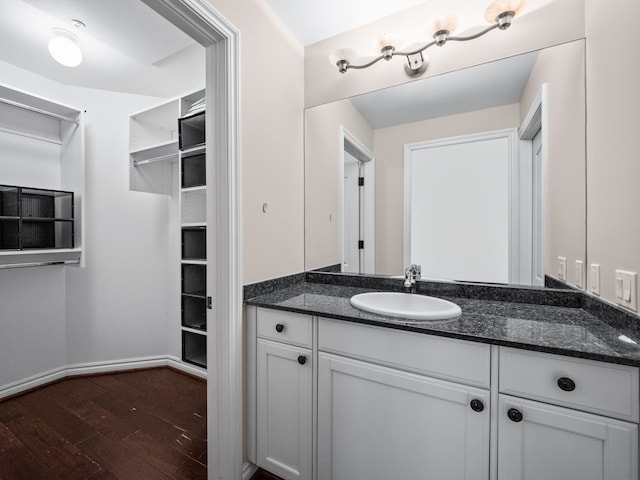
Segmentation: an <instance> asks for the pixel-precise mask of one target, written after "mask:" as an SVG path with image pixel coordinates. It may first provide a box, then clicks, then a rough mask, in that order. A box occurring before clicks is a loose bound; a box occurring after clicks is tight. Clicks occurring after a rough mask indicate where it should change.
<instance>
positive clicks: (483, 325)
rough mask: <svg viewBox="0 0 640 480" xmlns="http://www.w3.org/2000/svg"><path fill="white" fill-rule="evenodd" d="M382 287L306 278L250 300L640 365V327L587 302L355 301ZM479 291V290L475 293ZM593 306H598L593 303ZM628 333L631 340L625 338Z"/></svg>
mask: <svg viewBox="0 0 640 480" xmlns="http://www.w3.org/2000/svg"><path fill="white" fill-rule="evenodd" d="M370 291H379V290H377V289H374V288H370V287H365V288H363V287H355V286H345V285H334V284H326V283H315V282H308V281H301V282H299V283H294V284H293V285H290V286H287V287H285V288H281V289H279V290H276V291H273V292H271V293H266V294H263V295H259V296H255V297H253V298H249V299H247V300H246V304H248V305H254V306H259V307H266V308H272V309H279V310H286V311H290V312H298V313H304V314H310V315H318V316H322V317H326V318H334V319H338V320H345V321H350V322H356V323H364V324H368V325H377V326H382V327H388V328H394V329H400V330H408V331H412V332H418V333H427V334H432V335H439V336H446V337H453V338H459V339H464V340H470V341H475V342H483V343H490V344H494V345H505V346H510V347H516V348H522V349H527V350H535V351H540V352H547V353H555V354H560V355H567V356H573V357H580V358H587V359H593V360H600V361H605V362H611V363H618V364H625V365H633V366H640V346H639V345H638V344H637V343H630V342H629V341H631V342H639V343H640V338H639V336H638V333H637V329H636V328H624V326H623V325H620V322H617V323H616V322H615V321H613V320H612V321H611V322H608V321H607V319H606V318H602V316H600V318H599V317H596V316H595V315H593V314H592V313H589V311H587V309H586V308H580V307H579V306H576V305H575V303H576V302H575V301H572V302H570V303H571V306H558V305H557V302H556V305H545V304H539V303H523V302H522V301H518V302H515V301H504V300H494V299H492V300H487V299H483V298H468V297H466V296H450V295H449V296H447V295H434V296H438V297H440V298H444V299H446V300H450V301H452V302H454V303H456V304H458V305H459V306H460V308H461V309H462V316H461V317H459V318H457V319H453V320H439V321H410V320H404V319H401V318H394V317H388V316H383V315H377V314H373V313H368V312H363V311H361V310H358V309H356V308H354V307H352V306H351V304H350V303H349V299H350V297H351V296H353V295H355V294H358V293H364V292H370ZM472 297H473V296H472ZM592 310H593V309H592ZM621 338H626V339H627V340H628V341H624V340H621Z"/></svg>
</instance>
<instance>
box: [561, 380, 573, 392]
mask: <svg viewBox="0 0 640 480" xmlns="http://www.w3.org/2000/svg"><path fill="white" fill-rule="evenodd" d="M558 387H560V390H564V391H565V392H573V391H574V390H575V389H576V382H574V381H573V380H571V379H570V378H567V377H560V378H559V379H558Z"/></svg>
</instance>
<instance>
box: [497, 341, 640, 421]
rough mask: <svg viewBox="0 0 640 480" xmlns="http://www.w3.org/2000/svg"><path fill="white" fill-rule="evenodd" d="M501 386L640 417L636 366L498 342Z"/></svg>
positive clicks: (558, 402)
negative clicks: (530, 349) (568, 355)
mask: <svg viewBox="0 0 640 480" xmlns="http://www.w3.org/2000/svg"><path fill="white" fill-rule="evenodd" d="M499 382H500V383H499V385H500V392H501V393H507V394H510V395H515V396H518V397H525V398H531V399H534V400H541V401H543V402H548V403H554V404H556V405H562V406H567V407H570V408H574V409H579V410H584V411H587V412H593V413H598V414H601V415H606V416H610V417H615V418H620V419H623V420H627V421H632V422H638V410H639V408H640V405H639V399H638V397H639V386H638V369H637V368H636V367H630V366H626V365H616V364H613V363H604V362H597V361H594V360H584V359H581V358H572V357H565V356H561V355H551V354H545V353H538V352H528V351H525V350H517V349H513V348H506V347H500V376H499Z"/></svg>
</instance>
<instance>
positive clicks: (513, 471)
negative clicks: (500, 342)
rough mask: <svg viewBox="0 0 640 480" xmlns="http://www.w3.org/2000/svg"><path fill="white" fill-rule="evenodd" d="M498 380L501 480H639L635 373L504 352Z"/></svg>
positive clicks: (631, 369)
mask: <svg viewBox="0 0 640 480" xmlns="http://www.w3.org/2000/svg"><path fill="white" fill-rule="evenodd" d="M499 382H500V385H499V389H500V395H499V408H498V479H499V480H538V479H542V478H544V479H545V480H574V479H575V480H637V479H638V425H637V421H638V409H639V407H640V404H639V402H638V369H637V368H634V367H627V366H624V365H614V364H606V363H601V362H594V361H590V360H582V359H574V358H569V357H562V356H558V355H549V354H540V353H536V352H525V351H520V350H516V349H510V348H501V351H500V381H499ZM507 393H508V394H507ZM514 395H518V397H516V396H514ZM519 397H520V398H519ZM568 407H569V408H568ZM587 412H596V413H597V414H594V413H587ZM611 417H615V418H611ZM619 419H623V420H619Z"/></svg>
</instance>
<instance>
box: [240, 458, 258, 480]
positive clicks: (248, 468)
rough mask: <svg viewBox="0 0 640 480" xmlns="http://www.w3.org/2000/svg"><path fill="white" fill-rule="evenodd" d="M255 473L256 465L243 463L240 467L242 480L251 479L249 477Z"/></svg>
mask: <svg viewBox="0 0 640 480" xmlns="http://www.w3.org/2000/svg"><path fill="white" fill-rule="evenodd" d="M257 471H258V466H257V465H254V464H253V463H251V462H245V464H244V465H242V480H249V479H250V478H251V475H253V474H254V473H256V472H257Z"/></svg>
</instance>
